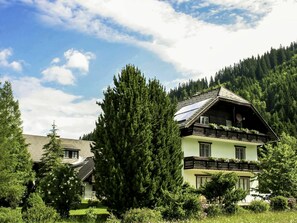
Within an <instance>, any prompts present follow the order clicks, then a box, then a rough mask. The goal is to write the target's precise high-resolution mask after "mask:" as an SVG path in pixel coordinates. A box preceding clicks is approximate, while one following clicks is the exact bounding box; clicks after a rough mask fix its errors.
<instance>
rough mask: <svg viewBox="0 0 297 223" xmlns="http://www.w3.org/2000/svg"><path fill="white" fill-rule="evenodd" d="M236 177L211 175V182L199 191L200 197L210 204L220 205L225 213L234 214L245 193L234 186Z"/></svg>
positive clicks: (226, 174) (223, 174)
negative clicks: (202, 196) (203, 197)
mask: <svg viewBox="0 0 297 223" xmlns="http://www.w3.org/2000/svg"><path fill="white" fill-rule="evenodd" d="M237 182H238V176H237V175H236V174H235V173H222V172H219V173H217V174H213V175H212V176H211V180H210V181H209V182H207V183H205V185H204V186H203V187H202V188H201V189H200V192H201V194H202V195H204V196H205V197H206V199H207V200H208V201H210V202H211V203H216V204H221V205H222V206H223V207H224V210H225V212H227V213H235V212H236V203H237V202H238V201H240V200H242V199H244V198H245V197H246V191H244V190H242V189H240V188H238V189H235V186H236V184H237Z"/></svg>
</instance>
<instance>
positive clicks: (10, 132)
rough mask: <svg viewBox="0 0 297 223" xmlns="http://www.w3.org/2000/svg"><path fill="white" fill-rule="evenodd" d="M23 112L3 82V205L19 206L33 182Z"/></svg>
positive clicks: (0, 140) (0, 167)
mask: <svg viewBox="0 0 297 223" xmlns="http://www.w3.org/2000/svg"><path fill="white" fill-rule="evenodd" d="M22 133H23V130H22V121H21V113H20V111H19V104H18V101H16V100H14V98H13V93H12V89H11V84H10V83H9V82H5V83H4V84H3V85H2V84H1V83H0V154H1V156H0V179H1V180H0V206H7V205H9V206H11V207H16V206H17V205H18V203H19V202H20V201H21V199H22V197H23V195H24V192H25V189H26V184H27V183H28V182H29V181H30V180H33V173H32V161H31V159H30V154H29V152H28V150H27V145H26V143H25V139H24V137H23V135H22Z"/></svg>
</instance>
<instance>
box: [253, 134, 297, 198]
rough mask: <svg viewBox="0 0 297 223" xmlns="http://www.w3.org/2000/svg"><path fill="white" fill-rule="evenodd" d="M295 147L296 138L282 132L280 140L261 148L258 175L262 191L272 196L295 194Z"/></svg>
mask: <svg viewBox="0 0 297 223" xmlns="http://www.w3.org/2000/svg"><path fill="white" fill-rule="evenodd" d="M296 148H297V140H296V139H295V138H294V137H290V136H288V135H286V134H282V135H281V138H280V142H277V143H276V144H275V145H273V144H269V145H267V146H266V147H265V148H264V149H263V150H262V154H261V156H262V158H261V160H260V161H261V164H260V168H261V170H262V171H261V172H260V173H259V175H258V178H259V183H260V186H261V188H260V189H261V190H262V191H264V192H269V193H271V194H272V196H277V195H282V196H286V197H290V196H292V197H296V196H297V155H296ZM276 176H277V177H276Z"/></svg>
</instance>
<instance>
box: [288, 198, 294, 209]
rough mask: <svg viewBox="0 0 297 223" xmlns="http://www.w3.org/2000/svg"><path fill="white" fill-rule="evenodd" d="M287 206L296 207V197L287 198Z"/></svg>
mask: <svg viewBox="0 0 297 223" xmlns="http://www.w3.org/2000/svg"><path fill="white" fill-rule="evenodd" d="M288 206H289V208H290V209H296V198H293V197H290V198H288Z"/></svg>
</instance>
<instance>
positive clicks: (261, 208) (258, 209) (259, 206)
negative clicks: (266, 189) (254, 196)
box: [249, 200, 269, 213]
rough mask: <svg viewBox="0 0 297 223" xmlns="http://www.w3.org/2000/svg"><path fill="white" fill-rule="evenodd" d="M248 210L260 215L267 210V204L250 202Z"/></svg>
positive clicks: (261, 201)
mask: <svg viewBox="0 0 297 223" xmlns="http://www.w3.org/2000/svg"><path fill="white" fill-rule="evenodd" d="M249 209H250V210H251V211H253V212H255V213H262V212H266V211H268V210H269V204H268V203H267V202H265V201H263V200H259V201H257V200H254V201H252V202H251V204H250V206H249Z"/></svg>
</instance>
